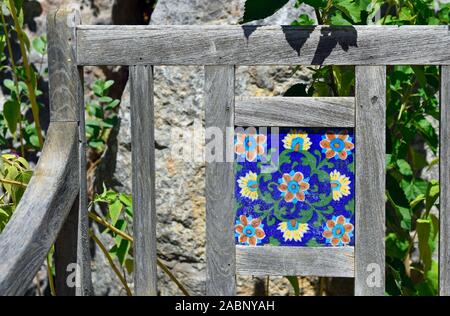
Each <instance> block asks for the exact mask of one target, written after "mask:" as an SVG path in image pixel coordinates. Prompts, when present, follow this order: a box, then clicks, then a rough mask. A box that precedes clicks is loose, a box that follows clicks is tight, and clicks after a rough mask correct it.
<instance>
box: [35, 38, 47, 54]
mask: <svg viewBox="0 0 450 316" xmlns="http://www.w3.org/2000/svg"><path fill="white" fill-rule="evenodd" d="M32 46H33V48H34V49H35V50H36V51H37V52H38V53H39V54H41V55H44V54H45V48H46V46H47V40H46V38H45V36H40V37H36V38H35V39H33V42H32Z"/></svg>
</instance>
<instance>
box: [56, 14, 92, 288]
mask: <svg viewBox="0 0 450 316" xmlns="http://www.w3.org/2000/svg"><path fill="white" fill-rule="evenodd" d="M80 16H81V14H80V12H79V11H77V10H75V9H64V8H62V9H58V10H56V11H52V12H51V13H50V14H49V15H48V16H47V35H48V38H49V51H48V56H49V78H50V80H49V84H50V116H51V120H52V121H73V122H79V134H78V135H79V153H78V155H77V157H74V159H75V158H78V160H79V166H78V167H79V182H80V198H79V199H78V201H79V202H78V203H79V205H78V212H79V214H78V215H77V216H76V218H77V222H72V224H73V225H75V226H76V227H77V229H76V230H75V229H64V230H63V231H62V233H61V235H60V236H59V240H60V242H61V243H62V244H64V243H66V244H70V245H75V247H76V249H77V259H76V263H77V269H78V271H77V277H79V278H80V280H78V282H77V283H78V285H79V286H78V287H77V288H76V294H77V295H90V294H92V279H91V267H90V265H91V260H90V248H89V235H88V230H89V219H88V214H87V212H88V207H87V205H88V203H87V184H86V181H87V180H86V152H85V151H86V146H85V145H86V144H85V142H86V141H85V127H84V89H83V85H84V82H83V68H82V67H79V66H77V64H76V49H77V47H76V42H77V41H76V29H75V28H76V26H77V25H79V24H80V23H81V18H80ZM71 217H75V215H74V214H73V215H71ZM72 239H76V240H75V241H74V240H72ZM59 251H60V252H62V251H64V247H61V248H60V249H59ZM66 251H67V252H68V253H69V255H70V254H71V251H72V250H69V249H67V250H66ZM64 257H65V256H64V255H61V257H60V256H57V258H56V259H58V258H64ZM55 264H56V265H57V266H58V265H60V263H59V262H58V261H56V262H55ZM61 264H63V265H64V264H66V262H65V260H63V262H62V263H61ZM58 269H60V270H61V271H64V270H66V268H65V267H60V268H59V267H58ZM69 292H70V291H69Z"/></svg>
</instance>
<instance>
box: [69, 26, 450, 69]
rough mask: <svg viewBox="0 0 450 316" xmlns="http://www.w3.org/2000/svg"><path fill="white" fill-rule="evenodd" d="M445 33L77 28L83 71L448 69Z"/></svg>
mask: <svg viewBox="0 0 450 316" xmlns="http://www.w3.org/2000/svg"><path fill="white" fill-rule="evenodd" d="M449 48H450V36H449V30H448V27H447V26H444V25H442V26H401V27H398V26H383V27H380V26H340V27H329V26H303V27H294V26H186V25H183V26H110V25H108V26H106V25H101V26H80V27H79V28H78V57H77V61H78V63H79V64H82V65H98V64H100V65H132V64H153V65H299V64H302V65H320V64H323V65H332V64H335V65H399V64H414V65H417V64H419V65H420V64H424V65H425V64H433V65H438V64H448V63H450V49H449Z"/></svg>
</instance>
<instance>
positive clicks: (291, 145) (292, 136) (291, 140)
mask: <svg viewBox="0 0 450 316" xmlns="http://www.w3.org/2000/svg"><path fill="white" fill-rule="evenodd" d="M283 144H284V148H286V149H289V150H293V151H302V150H309V148H311V144H312V143H311V140H310V139H309V137H308V134H307V133H306V132H304V131H301V130H295V129H293V130H290V131H289V134H287V135H286V137H284V139H283Z"/></svg>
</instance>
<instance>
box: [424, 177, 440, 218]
mask: <svg viewBox="0 0 450 316" xmlns="http://www.w3.org/2000/svg"><path fill="white" fill-rule="evenodd" d="M425 196H426V202H425V209H426V211H427V213H429V212H430V210H431V208H432V207H433V205H434V204H435V203H436V200H437V199H438V198H439V182H438V181H436V180H432V181H430V183H429V184H428V188H427V193H426V195H425Z"/></svg>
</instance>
